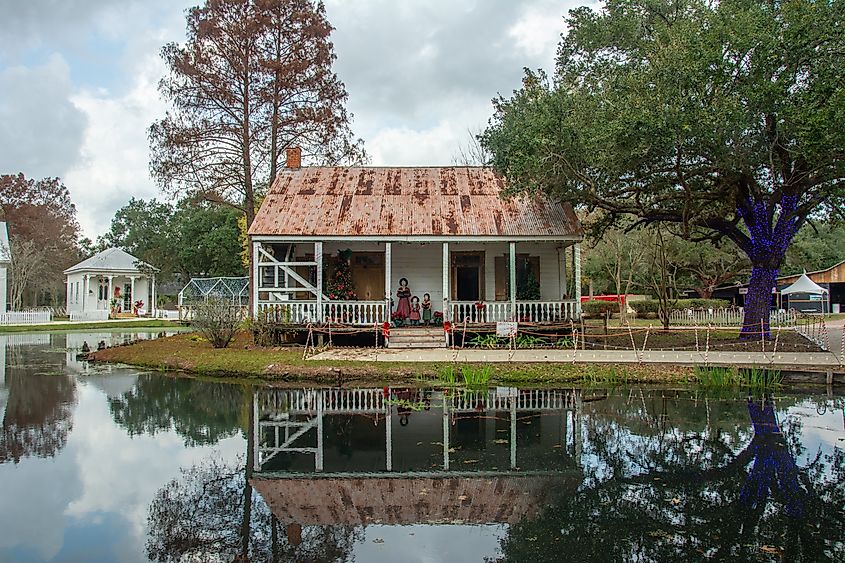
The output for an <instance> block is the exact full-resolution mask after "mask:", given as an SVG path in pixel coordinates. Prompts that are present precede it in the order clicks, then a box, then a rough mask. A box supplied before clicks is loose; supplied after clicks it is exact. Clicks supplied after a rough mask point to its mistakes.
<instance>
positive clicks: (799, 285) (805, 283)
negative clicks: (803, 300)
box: [780, 272, 830, 313]
mask: <svg viewBox="0 0 845 563" xmlns="http://www.w3.org/2000/svg"><path fill="white" fill-rule="evenodd" d="M780 294H781V295H795V294H805V295H821V296H822V299H821V301H822V310H821V312H822V313H825V312H827V310H828V309H829V305H830V292H829V291H828V290H827V289H825V288H823V287H822V286H820V285H819V284H817V283H816V282H814V281H813V280H811V279H810V278H809V277H807V273H806V272H804V273H803V274H801V277H800V278H798V279H797V280H796V281H795V283H793V284H792V285H790V286H788V287H785V288H783V289H782V290H781V291H780ZM825 295H827V296H828V298H827V302H828V307H825V299H824V296H825Z"/></svg>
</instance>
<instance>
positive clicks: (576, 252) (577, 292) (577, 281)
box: [572, 242, 581, 318]
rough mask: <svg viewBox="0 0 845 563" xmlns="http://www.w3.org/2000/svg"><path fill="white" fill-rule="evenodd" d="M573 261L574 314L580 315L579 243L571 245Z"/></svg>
mask: <svg viewBox="0 0 845 563" xmlns="http://www.w3.org/2000/svg"><path fill="white" fill-rule="evenodd" d="M572 252H573V260H572V261H573V262H575V314H576V316H578V317H579V318H580V317H581V245H580V244H578V243H577V242H576V243H575V244H574V245H572Z"/></svg>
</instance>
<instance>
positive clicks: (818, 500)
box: [502, 400, 845, 562]
mask: <svg viewBox="0 0 845 563" xmlns="http://www.w3.org/2000/svg"><path fill="white" fill-rule="evenodd" d="M735 404H736V403H735ZM739 404H740V405H742V404H741V403H739ZM742 407H744V408H743V410H744V411H745V413H744V417H745V418H744V420H742V419H737V418H734V419H733V420H731V419H727V422H728V423H729V424H730V425H734V424H736V425H737V426H746V427H747V424H748V420H749V417H750V419H751V422H752V426H753V427H754V435H753V438H751V439H750V441H749V440H745V441H744V442H745V443H747V444H748V445H747V446H745V447H744V448H742V449H741V450H740V451H739V452H738V453H737V452H736V451H735V450H736V448H737V444H741V443H742V442H740V441H738V440H737V439H736V438H737V432H732V431H726V432H723V431H721V430H719V429H713V428H712V427H710V426H709V425H708V424H707V423H706V422H705V423H704V424H700V425H698V427H697V428H696V427H695V426H693V425H691V423H690V420H689V419H687V420H686V422H685V423H683V424H681V426H684V425H686V428H685V429H683V430H679V426H678V425H676V424H674V421H673V424H671V425H669V427H668V428H667V430H666V431H663V432H657V433H652V434H647V433H643V434H637V435H632V434H630V433H629V430H630V427H628V426H627V425H620V424H617V423H615V422H613V421H612V417H610V420H608V419H605V420H604V421H603V422H602V423H599V424H596V423H595V421H591V422H592V423H593V428H592V430H591V433H592V434H591V436H590V438H591V439H590V442H589V444H588V448H589V449H591V450H592V451H591V452H589V453H591V454H592V455H595V456H596V457H597V458H598V460H599V462H598V463H597V464H596V465H595V466H593V467H591V468H588V469H587V475H586V477H587V479H586V481H585V483H586V487H585V488H584V489H583V490H582V491H580V492H579V494H577V495H576V496H574V497H570V498H568V499H566V500H565V501H562V502H561V503H560V504H558V505H557V506H555V507H553V508H551V509H549V510H547V511H546V512H545V513H544V514H543V515H542V516H541V517H540V518H538V519H536V520H534V521H529V522H523V523H520V524H519V525H517V526H513V527H511V529H510V531H509V534H508V536H507V537H506V538H505V539H504V540H503V541H502V550H503V554H504V555H505V559H506V560H508V561H537V562H540V561H558V560H560V557H561V554H567V555H566V558H567V560H607V561H671V560H686V561H689V560H704V559H708V560H729V559H739V560H758V559H762V560H767V559H778V560H786V561H830V560H832V561H839V560H842V558H843V556H845V545H843V543H842V538H843V537H845V453H843V451H842V450H841V449H839V448H836V449H834V451H833V453H832V454H828V455H819V456H816V458H815V459H812V460H811V462H810V463H809V464H808V466H807V467H798V466H797V465H796V462H795V457H794V454H793V451H794V449H792V448H791V447H790V445H789V444H788V443H787V439H786V437H785V436H784V434H783V433H781V432H780V426H779V425H778V424H777V421H776V418H775V413H774V409H773V406H772V404H771V403H770V402H769V401H768V400H766V401H762V402H761V401H759V400H758V401H756V402H754V401H751V402H749V403H748V405H742ZM644 418H645V417H644ZM651 418H652V420H657V419H659V417H656V416H652V417H651ZM721 422H723V423H724V422H726V419H725V418H722V419H721ZM738 432H739V434H740V435H741V434H742V432H741V431H738ZM789 432H790V433H791V434H792V435H793V438H792V439H793V440H796V439H797V438H796V437H795V435H796V433H797V434H800V432H801V427H800V425H798V424H792V425H791V426H790V428H789ZM608 444H610V446H608ZM625 444H627V447H626V446H625ZM588 448H585V456H587V455H588V452H587V449H588Z"/></svg>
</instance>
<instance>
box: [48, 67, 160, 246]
mask: <svg viewBox="0 0 845 563" xmlns="http://www.w3.org/2000/svg"><path fill="white" fill-rule="evenodd" d="M163 72H164V65H163V63H162V62H161V60H160V59H159V58H158V57H157V56H153V55H149V56H147V57H146V58H145V59H143V60H142V61H141V62H140V64H138V65H137V66H136V67H135V81H134V84H133V85H132V88H131V89H130V90H129V91H128V92H127V93H125V94H123V95H120V96H112V95H111V94H110V93H108V92H80V93H78V94H76V95H74V96H73V97H72V101H73V103H74V105H75V106H76V107H77V108H79V110H80V111H82V112H83V113H84V114H85V115H86V116H87V118H88V123H89V125H88V128H87V129H86V130H85V135H84V138H83V142H82V147H81V151H80V152H81V155H80V159H79V161H78V162H77V163H76V164H75V165H74V166H73V167H72V168H70V169H69V170H68V172H67V173H66V174H65V177H64V180H65V184H66V185H67V186H68V189H70V192H71V195H72V197H73V199H74V201H76V202H79V203H80V205H79V206H78V207H79V221H80V224H81V225H82V228H83V231H84V232H85V233H86V234H87V235H88V236H91V237H92V238H93V236H94V235H96V234H97V233H102V232H103V231H105V230H106V229H107V228H108V225H109V222H110V220H111V217H112V215H113V214H114V211H115V210H117V208H119V207H120V206H122V205H123V204H125V203H126V202H127V201H128V200H129V198H130V197H133V196H134V197H140V198H151V197H156V196H157V195H159V192H158V188H157V187H156V185H155V183H154V182H153V181H152V180H151V179H150V175H149V146H148V142H147V128H148V127H149V126H150V124H151V123H152V122H153V121H154V120H155V119H157V118H159V117H160V116H161V115H163V114H164V111H165V104H164V102H163V101H161V99H160V98H159V95H158V91H157V89H156V84H157V81H158V79H159V77H161V76H162V74H163Z"/></svg>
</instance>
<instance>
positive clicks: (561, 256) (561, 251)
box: [557, 246, 569, 299]
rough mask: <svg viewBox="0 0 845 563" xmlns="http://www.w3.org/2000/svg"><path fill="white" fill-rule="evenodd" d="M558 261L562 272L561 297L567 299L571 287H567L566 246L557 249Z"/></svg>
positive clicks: (559, 269)
mask: <svg viewBox="0 0 845 563" xmlns="http://www.w3.org/2000/svg"><path fill="white" fill-rule="evenodd" d="M557 263H558V271H559V272H560V287H559V288H558V289H559V290H560V298H561V299H566V297H567V296H568V295H569V288H568V287H567V279H566V247H565V246H559V247H558V249H557Z"/></svg>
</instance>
